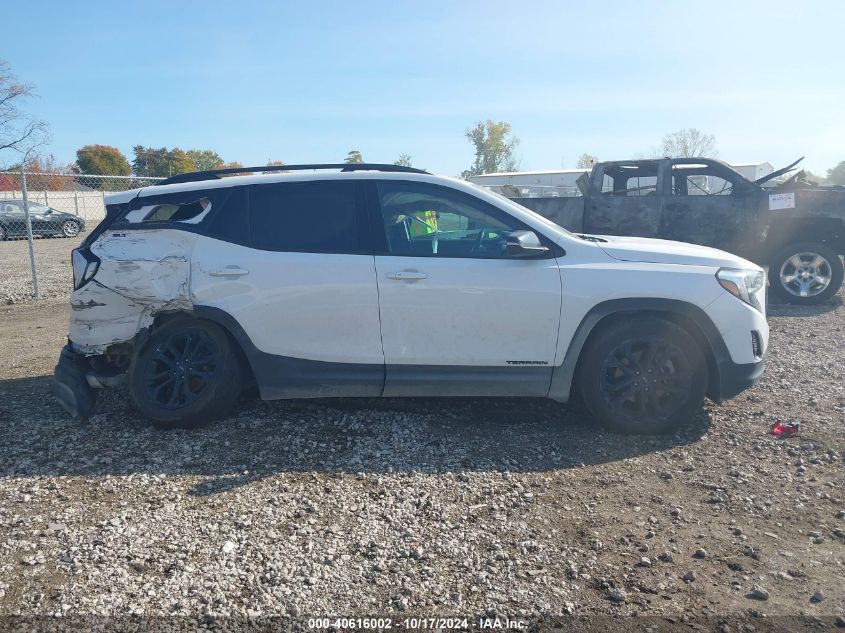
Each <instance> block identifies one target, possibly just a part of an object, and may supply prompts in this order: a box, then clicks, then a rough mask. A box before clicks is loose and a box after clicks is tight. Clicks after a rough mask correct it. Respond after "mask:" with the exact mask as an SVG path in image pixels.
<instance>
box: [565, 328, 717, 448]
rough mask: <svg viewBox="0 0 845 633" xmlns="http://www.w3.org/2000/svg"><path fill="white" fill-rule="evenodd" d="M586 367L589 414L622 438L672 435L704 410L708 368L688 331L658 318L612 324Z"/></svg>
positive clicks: (595, 341) (588, 354) (583, 382)
mask: <svg viewBox="0 0 845 633" xmlns="http://www.w3.org/2000/svg"><path fill="white" fill-rule="evenodd" d="M584 353H585V356H584V358H583V361H582V363H581V367H580V373H579V375H580V386H581V394H582V396H583V398H584V402H585V404H586V405H587V408H588V409H589V410H590V411H591V412H592V414H593V415H594V416H595V417H596V419H597V420H598V421H599V422H600V423H602V424H603V425H604V426H607V427H608V428H610V429H612V430H614V431H619V432H622V433H671V432H674V431H676V430H677V429H678V428H679V427H680V426H681V425H683V424H684V423H687V422H689V421H690V420H691V419H692V418H693V417H694V415H695V413H696V411H698V410H699V409H700V408H701V405H702V403H703V401H704V395H705V392H706V390H707V363H706V361H705V358H704V354H703V352H702V350H701V348H700V347H699V345H698V343H697V342H696V341H695V339H693V338H692V336H690V335H689V333H687V332H686V331H685V330H684V329H682V328H680V327H678V326H677V325H675V324H674V323H670V322H669V321H664V320H663V319H659V318H656V317H642V318H635V319H629V320H626V321H624V322H618V323H615V324H612V325H610V326H608V327H607V328H605V329H604V330H602V331H600V332H599V333H598V335H597V336H596V337H595V338H592V339H591V342H590V343H589V348H588V349H587V350H586V351H585V352H584Z"/></svg>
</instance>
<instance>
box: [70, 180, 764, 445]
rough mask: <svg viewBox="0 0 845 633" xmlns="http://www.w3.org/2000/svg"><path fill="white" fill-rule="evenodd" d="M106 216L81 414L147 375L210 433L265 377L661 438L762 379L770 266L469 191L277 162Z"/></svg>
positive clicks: (94, 241) (112, 203)
mask: <svg viewBox="0 0 845 633" xmlns="http://www.w3.org/2000/svg"><path fill="white" fill-rule="evenodd" d="M232 171H248V172H255V171H261V172H269V173H263V174H260V175H246V176H243V175H242V176H231V174H230V172H232ZM221 176H230V177H221ZM107 204H108V214H107V217H106V219H105V220H104V221H103V222H102V223H101V224H100V225H99V226H98V227H97V228H96V229H95V230H94V231H93V232H92V233H91V234H90V235H89V236H88V238H87V239H86V240H85V242H83V244H82V246H81V247H80V248H79V249H77V250H76V251H74V254H73V274H74V281H75V290H74V292H73V294H72V295H71V299H70V303H71V307H72V308H73V310H72V316H71V320H70V332H69V343H68V346H67V347H66V348H64V350H63V351H62V354H61V357H60V360H59V364H58V366H57V367H56V373H55V380H54V394H55V395H56V396H57V398H58V400H59V401H60V402H61V403H62V405H63V406H64V407H65V408H66V409H67V410H68V411H69V412H70V413H71V414H72V415H74V416H76V417H78V418H87V417H88V415H89V414H90V412H91V409H92V407H93V404H94V399H95V394H96V391H94V389H97V388H102V387H110V386H114V385H116V384H120V383H121V382H126V383H127V384H128V388H129V392H130V393H131V394H132V398H133V399H134V401H135V403H136V405H137V406H138V409H139V410H140V411H141V413H142V414H143V415H144V416H146V417H148V418H150V419H151V420H152V421H153V422H154V423H156V424H158V425H160V426H165V427H172V426H196V425H199V424H202V423H204V422H207V421H209V420H211V419H213V418H218V417H221V416H225V415H226V413H227V412H228V411H229V410H230V409H231V407H232V406H233V405H234V404H235V401H236V399H237V398H238V395H239V393H240V392H241V390H242V388H243V387H244V386H246V385H249V384H253V385H255V386H256V387H257V389H258V391H259V393H260V394H261V397H262V398H264V399H276V398H313V397H319V398H324V397H349V396H366V397H374V396H389V397H393V396H426V397H432V396H485V397H486V396H535V397H536V396H540V397H548V398H551V399H553V400H556V401H559V402H566V401H567V400H568V399H569V398H570V396H571V395H572V394H575V393H579V394H580V395H581V396H582V397H583V400H584V402H585V403H586V405H587V406H588V407H589V409H590V411H591V412H592V413H593V414H594V415H595V417H596V418H598V420H600V421H601V422H602V423H604V424H605V425H607V426H609V427H611V428H613V429H616V430H619V431H625V432H646V433H654V432H668V431H673V430H675V429H676V428H677V427H678V426H679V425H681V424H682V423H684V422H685V421H687V420H689V419H690V418H691V417H692V416H693V414H694V413H695V411H696V410H697V409H698V408H700V406H701V404H702V401H703V399H704V397H705V396H709V397H710V398H712V399H714V400H722V399H725V398H729V397H731V396H733V395H735V394H737V393H738V392H740V391H741V390H743V389H745V388H747V387H749V386H751V385H752V384H754V383H755V382H756V381H757V380H758V379H759V377H760V375H761V374H762V373H763V368H764V365H765V356H766V346H767V342H768V326H767V324H766V318H765V286H766V283H765V273H764V272H763V270H762V269H761V268H760V267H758V266H756V265H754V264H752V263H751V262H748V261H746V260H744V259H741V258H739V257H736V256H734V255H731V254H729V253H725V252H722V251H719V250H715V249H712V248H705V247H701V246H693V245H690V244H682V243H678V242H667V241H662V240H653V239H641V238H633V237H599V236H592V235H574V234H572V233H569V232H567V231H566V230H564V229H562V228H561V227H559V226H557V225H555V224H553V223H552V222H550V221H548V220H546V219H544V218H542V217H540V216H539V215H537V214H535V213H533V212H531V211H529V210H527V209H525V208H524V207H521V206H519V205H517V204H515V203H513V202H511V201H509V200H507V199H506V198H503V197H501V196H499V195H497V194H494V193H491V192H490V191H486V190H484V189H480V188H478V187H476V186H475V185H472V184H470V183H467V182H463V181H459V180H453V179H450V178H442V177H438V176H433V175H430V174H428V173H426V172H423V171H420V170H416V169H412V168H403V167H396V166H390V165H298V166H285V167H283V168H282V169H281V170H279V171H274V170H273V169H272V168H268V167H261V168H256V169H247V170H217V171H214V172H199V173H196V174H186V175H181V176H176V177H174V178H171V179H169V180H168V181H165V182H164V183H162V184H161V185H156V186H151V187H145V188H143V189H139V190H134V191H128V192H124V193H118V194H114V195H112V196H109V197H108V198H107Z"/></svg>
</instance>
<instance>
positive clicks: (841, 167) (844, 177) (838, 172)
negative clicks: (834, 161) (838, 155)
mask: <svg viewBox="0 0 845 633" xmlns="http://www.w3.org/2000/svg"><path fill="white" fill-rule="evenodd" d="M827 183H828V184H831V185H845V160H843V161H842V162H840V163H839V164H838V165H837V166H836V167H833V168H831V169H828V170H827Z"/></svg>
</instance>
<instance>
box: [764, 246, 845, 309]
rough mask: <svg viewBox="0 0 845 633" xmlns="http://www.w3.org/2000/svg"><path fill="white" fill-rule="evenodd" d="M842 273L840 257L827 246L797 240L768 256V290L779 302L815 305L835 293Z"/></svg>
mask: <svg viewBox="0 0 845 633" xmlns="http://www.w3.org/2000/svg"><path fill="white" fill-rule="evenodd" d="M844 273H845V267H843V265H842V260H841V259H840V258H839V255H837V254H836V253H835V252H834V251H833V250H832V249H831V248H830V247H829V246H827V245H825V244H822V243H821V242H797V243H795V244H789V245H787V246H784V247H783V248H781V249H780V250H779V251H777V252H776V253H775V254H774V256H773V257H772V260H771V264H770V265H769V291H770V292H771V294H772V295H773V296H774V297H776V298H778V299H780V300H782V301H787V302H789V303H794V304H796V305H816V304H819V303H824V302H825V301H827V300H828V299H830V298H831V297H832V296H833V295H835V294H836V293H837V292H839V288H840V287H841V286H842V277H843V274H844ZM805 293H806V294H805Z"/></svg>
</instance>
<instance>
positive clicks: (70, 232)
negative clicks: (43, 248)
mask: <svg viewBox="0 0 845 633" xmlns="http://www.w3.org/2000/svg"><path fill="white" fill-rule="evenodd" d="M62 235H63V236H64V237H76V236H77V235H79V223H78V222H74V221H73V220H65V221H64V222H63V223H62Z"/></svg>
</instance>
